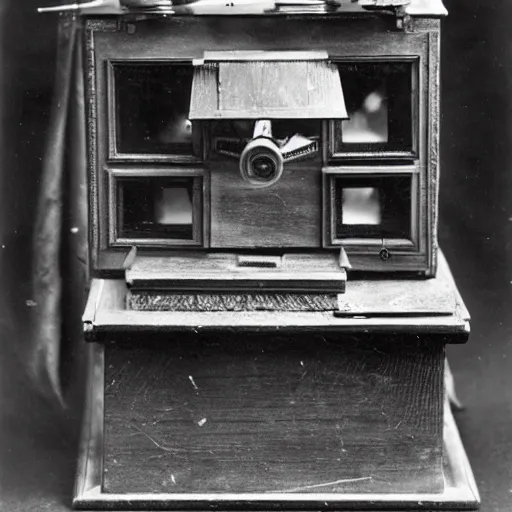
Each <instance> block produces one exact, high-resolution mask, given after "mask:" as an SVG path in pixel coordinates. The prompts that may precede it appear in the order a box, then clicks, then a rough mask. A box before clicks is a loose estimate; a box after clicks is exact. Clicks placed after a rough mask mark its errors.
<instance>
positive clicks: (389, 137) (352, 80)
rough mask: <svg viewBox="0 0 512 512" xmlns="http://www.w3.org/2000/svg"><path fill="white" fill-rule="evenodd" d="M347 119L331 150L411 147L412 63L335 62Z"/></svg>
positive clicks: (339, 124) (337, 129)
mask: <svg viewBox="0 0 512 512" xmlns="http://www.w3.org/2000/svg"><path fill="white" fill-rule="evenodd" d="M338 69H339V73H340V78H341V82H342V84H343V92H344V94H345V103H346V106H347V112H348V115H349V119H348V120H345V121H337V122H335V123H334V130H335V131H334V142H335V147H334V148H333V149H334V152H344V151H411V150H412V141H413V133H412V130H413V128H412V99H413V98H412V63H375V62H369V63H347V64H344V63H343V64H342V63H340V64H338Z"/></svg>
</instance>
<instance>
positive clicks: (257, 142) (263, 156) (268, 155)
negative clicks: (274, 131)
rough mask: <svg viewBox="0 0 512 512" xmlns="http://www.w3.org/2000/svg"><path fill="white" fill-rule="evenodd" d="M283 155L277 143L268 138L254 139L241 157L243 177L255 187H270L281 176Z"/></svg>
mask: <svg viewBox="0 0 512 512" xmlns="http://www.w3.org/2000/svg"><path fill="white" fill-rule="evenodd" d="M283 163H284V162H283V156H282V155H281V152H280V151H279V148H278V147H277V145H276V144H275V143H274V142H273V141H272V140H270V139H268V138H264V137H261V138H257V139H253V140H252V141H251V142H249V143H248V144H247V146H246V147H245V149H244V151H243V152H242V155H241V157H240V173H241V175H242V178H243V179H244V180H245V181H246V182H248V183H250V184H251V185H253V186H254V187H268V186H270V185H273V184H274V183H276V182H277V181H279V179H280V178H281V175H282V173H283Z"/></svg>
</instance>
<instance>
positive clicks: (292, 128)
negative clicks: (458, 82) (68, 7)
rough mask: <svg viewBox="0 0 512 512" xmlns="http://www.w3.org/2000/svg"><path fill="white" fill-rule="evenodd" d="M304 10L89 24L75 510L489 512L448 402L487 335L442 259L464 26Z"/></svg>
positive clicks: (435, 14)
mask: <svg viewBox="0 0 512 512" xmlns="http://www.w3.org/2000/svg"><path fill="white" fill-rule="evenodd" d="M290 9H291V10H290ZM293 9H294V8H293V7H288V10H286V8H285V7H283V6H281V5H279V6H277V7H276V6H275V5H274V4H272V5H270V4H269V5H268V6H267V4H266V3H265V5H263V4H257V5H256V4H255V5H252V4H247V5H245V4H244V5H241V4H240V5H238V3H235V4H232V5H231V6H230V5H226V6H216V7H208V6H206V5H203V4H202V3H201V2H199V3H198V4H193V5H190V6H187V5H184V6H175V7H174V8H173V12H172V13H161V14H148V13H147V12H142V11H141V12H137V11H135V10H131V11H126V10H125V11H119V12H112V13H110V14H109V15H108V16H107V15H104V16H100V15H88V16H84V18H83V25H84V31H83V35H84V40H85V47H86V56H87V58H86V65H87V77H88V80H87V87H86V89H87V98H88V121H87V122H88V133H89V167H88V169H89V188H90V203H89V210H90V248H91V271H92V275H93V280H92V283H91V289H90V295H89V300H88V304H87V308H86V311H85V313H84V318H83V322H84V332H85V335H86V339H87V341H88V342H90V355H91V366H90V368H91V370H90V385H89V389H88V405H87V411H86V418H85V420H84V436H83V446H82V451H81V457H80V462H79V473H78V478H77V487H76V492H75V500H74V505H75V507H76V508H81V509H95V510H111V509H117V510H127V509H133V510H155V509H158V510H168V509H170V510H185V509H187V510H191V509H194V510H212V509H216V510H242V509H250V510H277V509H279V510H298V509H301V510H321V509H323V510H333V509H337V510H344V509H353V508H358V509H363V510H367V509H372V510H381V509H387V510H396V509H407V510H411V509H425V510H430V509H433V508H436V509H471V508H474V507H475V506H476V505H477V504H478V499H479V498H478V492H477V491H476V488H475V485H474V481H473V477H472V475H471V469H470V467H469V463H468V461H467V458H466V456H465V453H464V449H463V447H462V444H461V442H460V438H459V437H458V433H457V430H456V427H455V424H454V422H453V418H452V416H451V412H450V410H449V407H448V406H447V402H446V399H445V396H444V388H443V373H444V358H445V345H446V344H449V343H464V342H465V341H466V340H467V338H468V335H469V315H468V312H467V310H466V308H465V306H464V303H463V301H462V299H461V297H460V296H459V294H458V291H457V288H456V286H455V284H454V282H453V279H452V277H451V274H450V271H449V268H448V266H447V264H446V261H445V260H444V258H443V257H442V253H441V252H440V251H439V250H438V247H437V211H438V204H437V192H438V183H439V157H438V155H439V151H438V144H439V128H438V125H439V114H440V113H439V79H440V76H439V33H440V32H439V31H440V17H441V16H442V15H443V14H444V8H442V6H441V5H440V3H438V2H434V1H431V2H423V3H422V2H412V3H411V5H410V6H409V7H406V8H404V7H399V8H395V7H393V8H390V9H380V8H378V9H376V10H365V9H363V8H362V7H361V6H360V5H357V4H354V3H350V4H349V3H341V5H339V6H334V7H333V6H331V7H329V8H327V7H325V6H323V7H322V8H320V7H318V8H316V9H317V10H318V11H319V12H317V13H315V12H310V13H301V12H298V11H297V9H295V10H293ZM320 11H321V12H320ZM228 14H229V15H228ZM347 276H348V279H347Z"/></svg>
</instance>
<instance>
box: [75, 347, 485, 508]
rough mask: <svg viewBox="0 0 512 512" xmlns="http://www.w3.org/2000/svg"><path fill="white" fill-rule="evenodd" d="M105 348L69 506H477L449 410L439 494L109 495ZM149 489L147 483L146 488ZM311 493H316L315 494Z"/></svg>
mask: <svg viewBox="0 0 512 512" xmlns="http://www.w3.org/2000/svg"><path fill="white" fill-rule="evenodd" d="M103 354H104V347H103V346H102V345H99V344H91V345H90V356H91V361H90V363H91V364H90V379H89V388H88V395H87V410H86V414H85V418H84V430H83V438H82V446H81V453H80V459H79V467H78V476H77V481H76V489H75V498H74V501H73V505H74V507H75V508H77V509H85V510H123V511H127V510H186V509H187V510H212V509H216V510H242V509H245V510H333V509H336V510H349V509H359V510H398V509H400V510H422V509H423V510H425V509H437V510H457V509H465V510H468V509H475V508H477V506H478V503H479V496H478V491H477V489H476V485H475V482H474V479H473V475H472V472H471V468H470V465H469V462H468V460H467V457H466V454H465V451H464V448H463V445H462V442H461V440H460V437H459V434H458V431H457V427H456V425H455V422H454V419H453V416H452V414H451V411H450V408H449V406H448V405H446V407H445V411H444V412H445V417H444V466H445V467H444V490H443V491H442V492H440V493H421V494H420V493H418V494H416V493H414V494H411V493H400V492H396V490H394V489H390V492H386V493H378V494H377V493H339V492H338V493H332V492H331V493H329V492H323V491H321V490H320V492H319V489H314V490H313V489H312V490H311V492H308V491H307V490H306V491H305V492H304V489H301V492H295V491H294V490H293V489H292V490H290V491H288V492H270V493H257V494H256V493H209V494H205V493H201V494H196V493H190V494H184V493H180V494H170V493H167V494H158V493H150V489H149V488H148V492H147V493H146V492H145V493H130V494H128V493H122V494H121V493H107V492H105V489H104V486H103V482H104V470H105V468H104V464H103V459H104V444H103V443H104V428H103V422H104V391H105V390H104V374H105V373H104V370H105V368H104V364H105V363H104V355H103ZM148 485H150V482H148ZM313 491H314V492H313Z"/></svg>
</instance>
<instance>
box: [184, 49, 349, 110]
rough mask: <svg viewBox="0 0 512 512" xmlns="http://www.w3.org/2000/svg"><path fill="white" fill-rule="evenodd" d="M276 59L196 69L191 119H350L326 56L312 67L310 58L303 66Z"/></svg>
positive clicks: (284, 56)
mask: <svg viewBox="0 0 512 512" xmlns="http://www.w3.org/2000/svg"><path fill="white" fill-rule="evenodd" d="M219 53H221V52H219ZM275 53H276V54H278V55H280V57H281V58H280V59H279V60H269V59H263V58H261V59H260V60H246V59H244V54H245V52H238V55H239V58H238V60H237V61H234V62H231V61H230V62H224V61H223V59H222V56H221V54H220V55H219V61H218V62H207V63H205V64H204V65H202V66H197V67H196V69H195V70H194V82H193V86H192V96H191V102H190V116H189V117H190V119H216V118H224V119H273V118H287V119H291V118H296V119H301V118H307V119H344V118H346V117H347V111H346V109H345V102H344V99H343V91H342V88H341V82H340V77H339V74H338V69H337V67H336V65H334V64H332V63H330V62H329V61H328V60H327V54H326V55H325V57H324V60H323V61H316V60H313V61H310V60H306V59H307V58H308V55H309V53H310V52H303V53H302V58H300V59H299V60H289V59H287V53H288V52H275ZM292 53H293V55H294V56H295V55H296V53H297V52H292ZM250 54H251V55H253V53H252V52H251V53H250ZM314 55H316V54H314ZM230 56H231V54H230Z"/></svg>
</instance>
